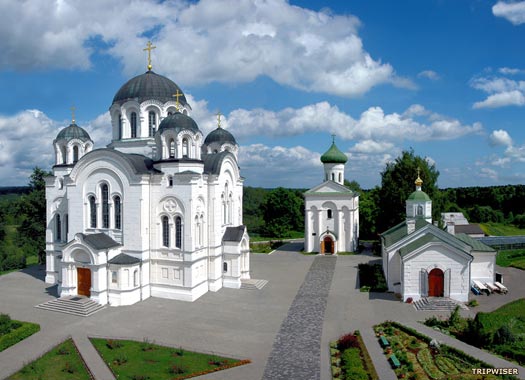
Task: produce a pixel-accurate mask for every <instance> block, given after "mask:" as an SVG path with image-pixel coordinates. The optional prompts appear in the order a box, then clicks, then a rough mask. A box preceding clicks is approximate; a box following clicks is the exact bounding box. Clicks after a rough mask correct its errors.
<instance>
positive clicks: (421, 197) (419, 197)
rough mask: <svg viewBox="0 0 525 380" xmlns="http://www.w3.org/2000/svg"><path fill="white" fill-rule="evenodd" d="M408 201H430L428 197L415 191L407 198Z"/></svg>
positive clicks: (419, 191)
mask: <svg viewBox="0 0 525 380" xmlns="http://www.w3.org/2000/svg"><path fill="white" fill-rule="evenodd" d="M408 200H409V201H419V202H428V201H430V197H429V196H428V195H427V193H425V192H424V191H421V190H416V191H414V192H413V193H412V194H410V196H409V197H408Z"/></svg>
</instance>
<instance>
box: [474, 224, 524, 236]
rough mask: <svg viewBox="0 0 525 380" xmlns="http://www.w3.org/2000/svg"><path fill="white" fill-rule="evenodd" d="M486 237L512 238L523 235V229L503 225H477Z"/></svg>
mask: <svg viewBox="0 0 525 380" xmlns="http://www.w3.org/2000/svg"><path fill="white" fill-rule="evenodd" d="M479 226H480V227H481V229H482V230H483V232H485V234H486V235H492V236H514V235H525V229H521V228H518V227H516V226H513V225H511V224H504V223H482V224H480V225H479Z"/></svg>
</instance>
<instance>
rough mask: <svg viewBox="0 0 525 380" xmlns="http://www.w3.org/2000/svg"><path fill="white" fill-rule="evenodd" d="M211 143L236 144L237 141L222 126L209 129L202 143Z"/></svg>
mask: <svg viewBox="0 0 525 380" xmlns="http://www.w3.org/2000/svg"><path fill="white" fill-rule="evenodd" d="M211 143H219V144H224V143H230V144H233V145H237V141H235V137H233V135H232V134H231V133H230V132H228V131H227V130H226V129H223V128H220V127H219V128H217V129H216V130H214V131H211V132H210V133H209V134H208V136H206V139H205V140H204V144H206V145H210V144H211Z"/></svg>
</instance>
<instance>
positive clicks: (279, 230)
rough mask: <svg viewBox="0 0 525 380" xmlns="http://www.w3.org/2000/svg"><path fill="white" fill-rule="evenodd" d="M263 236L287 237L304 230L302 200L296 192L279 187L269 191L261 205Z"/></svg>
mask: <svg viewBox="0 0 525 380" xmlns="http://www.w3.org/2000/svg"><path fill="white" fill-rule="evenodd" d="M263 212H264V222H265V226H264V234H265V235H266V236H271V237H289V236H290V233H291V232H292V231H301V230H303V229H304V198H303V197H302V195H301V194H299V192H298V191H295V190H290V189H284V188H282V187H279V188H277V189H274V190H271V191H270V192H269V193H268V195H267V197H266V200H265V202H264V205H263Z"/></svg>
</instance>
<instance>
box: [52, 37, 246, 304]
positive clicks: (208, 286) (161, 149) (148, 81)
mask: <svg viewBox="0 0 525 380" xmlns="http://www.w3.org/2000/svg"><path fill="white" fill-rule="evenodd" d="M148 48H150V45H148ZM146 50H147V49H146ZM109 112H110V116H111V133H112V141H111V143H110V144H109V145H108V146H107V147H106V148H101V149H93V141H92V140H91V138H90V136H89V134H88V133H87V132H86V131H85V130H84V129H83V128H81V127H79V126H78V125H76V123H75V120H74V118H73V121H72V123H71V125H69V126H68V127H66V128H64V129H62V130H61V131H60V133H58V135H57V137H56V139H55V140H54V141H53V146H54V149H55V165H54V166H53V176H50V177H47V178H46V202H47V226H46V227H47V228H46V279H45V280H46V283H50V284H58V293H59V295H60V296H61V297H63V296H68V295H82V296H86V297H90V298H91V299H93V300H94V301H96V302H98V303H100V304H102V305H106V304H109V305H111V306H119V305H130V304H133V303H136V302H138V301H141V300H144V299H146V298H148V297H150V296H154V297H161V298H169V299H177V300H185V301H194V300H196V299H197V298H199V297H200V296H202V295H203V294H205V293H206V292H208V291H212V292H215V291H218V290H219V289H221V288H222V287H228V288H240V286H241V280H242V279H249V278H250V256H249V236H248V233H247V231H246V227H245V226H244V225H243V224H242V197H243V178H242V177H241V175H240V172H239V166H238V163H237V153H238V149H239V147H238V144H237V142H236V141H235V138H234V137H233V135H232V134H231V133H230V132H228V131H226V130H225V129H223V128H221V126H220V116H219V119H218V120H219V123H218V124H219V125H218V128H217V129H215V130H214V131H212V132H211V133H209V134H208V135H207V136H206V138H204V135H203V134H202V132H201V130H200V129H199V127H198V125H197V123H196V122H195V121H194V120H193V119H192V118H191V117H190V116H189V114H190V112H191V107H190V105H189V104H188V103H187V101H186V97H185V96H184V94H183V93H182V91H181V90H180V88H179V87H178V86H177V85H176V84H175V83H174V82H173V81H171V80H170V79H168V78H166V77H164V76H161V75H159V74H156V73H155V72H153V71H152V70H151V62H150V64H149V65H148V71H147V72H146V73H144V74H142V75H139V76H136V77H134V78H132V79H130V80H129V81H128V82H127V83H125V84H124V85H123V86H122V87H121V88H120V89H119V90H118V92H117V93H116V95H115V97H114V98H113V103H112V104H111V107H110V108H109ZM108 129H109V128H108Z"/></svg>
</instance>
